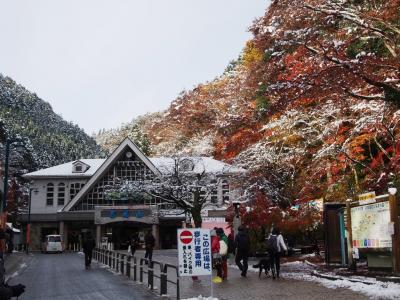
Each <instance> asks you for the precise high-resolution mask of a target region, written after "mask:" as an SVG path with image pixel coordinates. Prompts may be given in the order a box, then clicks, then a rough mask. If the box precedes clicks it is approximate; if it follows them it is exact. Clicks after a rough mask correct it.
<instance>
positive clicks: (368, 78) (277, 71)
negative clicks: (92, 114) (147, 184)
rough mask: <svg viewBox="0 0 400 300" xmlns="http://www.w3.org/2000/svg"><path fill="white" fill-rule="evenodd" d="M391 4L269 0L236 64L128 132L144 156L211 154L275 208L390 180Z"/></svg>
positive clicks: (393, 108)
mask: <svg viewBox="0 0 400 300" xmlns="http://www.w3.org/2000/svg"><path fill="white" fill-rule="evenodd" d="M399 7H400V6H399V1H397V0H390V1H380V0H378V1H366V0H349V1H346V0H336V1H334V0H308V1H303V0H276V1H273V2H272V3H271V6H270V7H269V9H268V10H267V11H266V13H265V15H264V16H263V17H262V18H260V19H258V20H256V21H255V22H254V24H253V25H252V26H251V27H250V30H251V32H252V33H253V36H254V37H253V39H252V40H250V41H248V42H247V44H246V46H245V48H244V50H243V52H242V53H241V55H240V57H239V59H238V60H236V61H234V62H232V63H231V64H230V66H228V68H227V69H226V70H225V72H224V74H223V75H221V76H220V77H219V78H217V79H215V80H213V81H212V82H209V83H205V84H199V85H198V86H197V87H196V88H194V89H193V90H191V91H187V92H185V93H182V94H181V95H180V96H179V97H178V98H177V99H176V100H174V101H173V102H172V104H171V106H170V108H169V109H168V110H167V111H165V112H161V113H157V114H153V115H147V116H144V117H142V118H139V119H138V120H135V123H136V124H138V125H139V126H140V128H141V129H142V131H143V132H144V133H145V134H147V135H148V136H149V138H150V141H151V143H152V149H153V152H154V153H155V154H165V153H176V152H178V153H179V152H182V153H189V154H196V155H213V156H215V157H216V158H219V159H223V160H227V161H230V162H234V163H237V164H239V165H241V166H243V167H245V168H248V169H249V170H250V171H251V174H252V176H251V179H250V183H249V184H248V186H251V187H255V189H254V190H256V191H262V193H263V194H264V195H265V196H267V197H268V198H271V199H272V200H274V201H278V202H280V203H282V204H283V205H285V204H290V203H293V202H294V201H296V199H300V200H307V199H315V198H319V197H324V198H325V199H327V200H336V201H338V200H344V199H346V198H348V197H351V196H352V195H355V194H356V193H359V192H362V191H366V190H370V189H374V190H376V191H377V192H378V193H379V192H382V191H383V190H385V189H386V188H387V184H388V182H394V183H395V184H399V183H400V178H399V175H400V170H399V164H398V162H399V160H398V159H399V150H400V143H399V142H398V141H399V137H400V131H399V128H398V122H399V121H400V110H399V107H398V105H399V103H400V84H399V82H400V81H399V80H400V79H399V67H400V62H399V55H400V51H399V45H400V27H399V25H400V12H399Z"/></svg>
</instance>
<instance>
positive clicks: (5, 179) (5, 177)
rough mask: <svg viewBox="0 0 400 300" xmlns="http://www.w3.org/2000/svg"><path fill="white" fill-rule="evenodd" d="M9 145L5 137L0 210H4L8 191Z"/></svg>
mask: <svg viewBox="0 0 400 300" xmlns="http://www.w3.org/2000/svg"><path fill="white" fill-rule="evenodd" d="M10 145H11V140H9V139H6V156H5V164H4V194H3V202H2V203H1V207H0V209H1V212H2V213H3V212H5V211H6V207H7V193H8V166H9V158H10Z"/></svg>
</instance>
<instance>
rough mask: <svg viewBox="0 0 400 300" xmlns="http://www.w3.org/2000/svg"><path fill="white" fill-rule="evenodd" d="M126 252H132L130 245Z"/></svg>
mask: <svg viewBox="0 0 400 300" xmlns="http://www.w3.org/2000/svg"><path fill="white" fill-rule="evenodd" d="M128 253H132V250H131V245H129V246H128Z"/></svg>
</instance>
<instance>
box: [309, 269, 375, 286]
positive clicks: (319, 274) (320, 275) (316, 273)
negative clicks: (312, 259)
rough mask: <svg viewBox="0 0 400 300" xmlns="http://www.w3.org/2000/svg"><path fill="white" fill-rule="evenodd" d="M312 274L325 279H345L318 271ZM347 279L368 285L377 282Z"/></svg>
mask: <svg viewBox="0 0 400 300" xmlns="http://www.w3.org/2000/svg"><path fill="white" fill-rule="evenodd" d="M311 276H315V277H319V278H323V279H328V280H332V281H335V280H344V279H345V278H342V277H337V276H333V275H327V274H321V273H318V272H316V271H312V272H311ZM346 280H348V281H350V282H354V283H363V284H366V285H373V284H375V282H371V281H362V280H357V279H350V278H346Z"/></svg>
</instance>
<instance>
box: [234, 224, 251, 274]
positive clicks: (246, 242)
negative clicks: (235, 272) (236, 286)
mask: <svg viewBox="0 0 400 300" xmlns="http://www.w3.org/2000/svg"><path fill="white" fill-rule="evenodd" d="M238 231H239V232H238V234H237V235H236V238H235V248H236V257H235V263H236V265H237V266H238V267H239V270H240V271H242V274H241V276H242V277H246V275H247V269H248V264H247V262H248V259H249V253H250V238H249V234H248V233H247V231H246V228H245V227H244V226H243V225H240V226H239V228H238ZM241 261H243V264H242V262H241Z"/></svg>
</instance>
